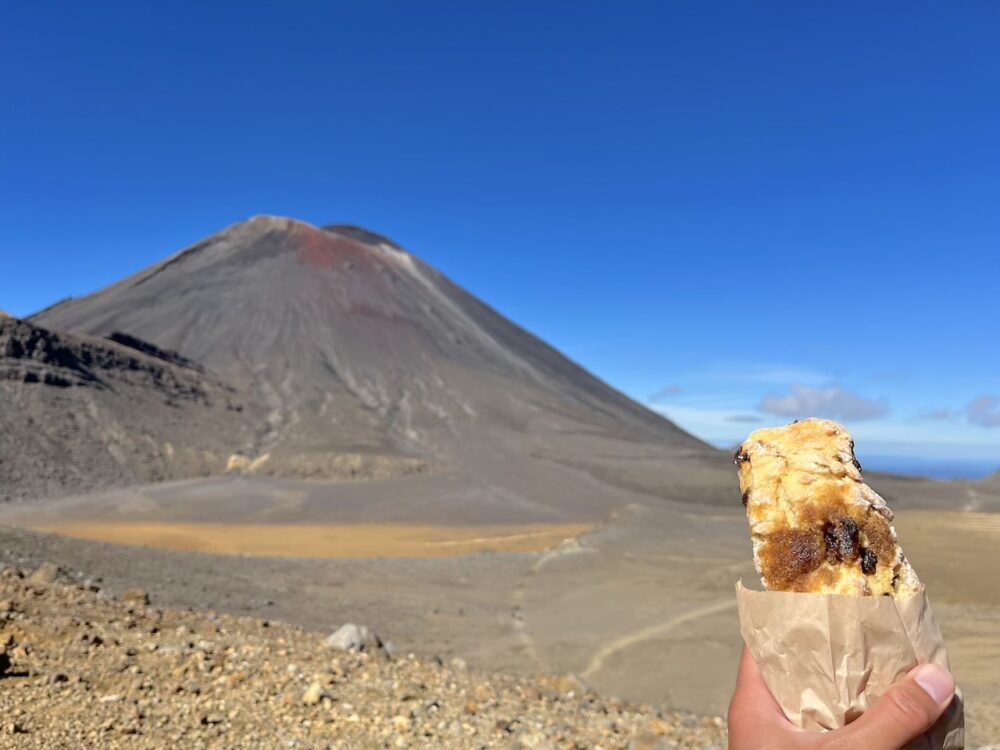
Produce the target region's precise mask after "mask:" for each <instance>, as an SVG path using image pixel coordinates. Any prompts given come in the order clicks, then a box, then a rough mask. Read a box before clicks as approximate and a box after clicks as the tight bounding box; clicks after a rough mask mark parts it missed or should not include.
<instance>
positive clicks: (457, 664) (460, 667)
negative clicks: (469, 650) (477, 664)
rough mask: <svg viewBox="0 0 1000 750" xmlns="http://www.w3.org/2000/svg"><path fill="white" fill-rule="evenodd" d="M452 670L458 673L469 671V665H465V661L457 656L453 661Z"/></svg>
mask: <svg viewBox="0 0 1000 750" xmlns="http://www.w3.org/2000/svg"><path fill="white" fill-rule="evenodd" d="M451 668H452V669H454V670H455V671H456V672H465V671H466V670H468V668H469V665H468V664H466V663H465V659H463V658H462V657H460V656H456V657H455V658H454V659H452V660H451Z"/></svg>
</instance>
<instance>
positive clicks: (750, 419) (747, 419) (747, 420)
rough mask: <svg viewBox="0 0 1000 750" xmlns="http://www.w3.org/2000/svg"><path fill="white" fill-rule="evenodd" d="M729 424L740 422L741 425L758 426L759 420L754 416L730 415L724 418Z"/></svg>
mask: <svg viewBox="0 0 1000 750" xmlns="http://www.w3.org/2000/svg"><path fill="white" fill-rule="evenodd" d="M726 420H727V421H729V422H742V423H743V424H760V422H761V418H760V417H759V416H757V415H756V414H730V415H729V416H728V417H726Z"/></svg>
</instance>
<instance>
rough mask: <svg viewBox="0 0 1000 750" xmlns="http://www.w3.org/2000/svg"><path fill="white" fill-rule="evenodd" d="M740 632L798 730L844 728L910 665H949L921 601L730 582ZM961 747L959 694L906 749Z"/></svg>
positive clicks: (962, 721)
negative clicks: (763, 588)
mask: <svg viewBox="0 0 1000 750" xmlns="http://www.w3.org/2000/svg"><path fill="white" fill-rule="evenodd" d="M736 600H737V604H738V605H739V613H740V632H741V633H742V634H743V640H744V641H745V642H746V644H747V647H748V648H749V649H750V653H752V654H753V657H754V659H755V660H756V662H757V665H758V666H759V667H760V671H761V674H762V675H763V676H764V680H765V682H767V686H768V687H769V688H770V689H771V693H772V694H773V695H774V697H775V698H776V699H777V701H778V703H780V704H781V707H782V709H784V711H785V715H786V716H788V718H789V720H791V722H792V723H793V724H795V725H796V726H799V727H802V728H803V729H811V730H827V729H836V728H837V727H842V726H844V725H845V724H848V723H850V722H851V721H853V720H854V719H856V718H857V717H858V716H860V715H861V714H862V713H863V712H864V711H865V710H867V709H868V708H870V707H871V706H873V705H875V702H876V701H878V699H879V698H880V697H882V695H883V694H884V693H885V691H886V690H887V689H888V688H889V686H890V685H891V684H892V683H893V682H895V681H896V680H897V679H898V678H900V677H901V676H902V675H904V674H906V672H908V671H909V670H910V669H912V668H913V667H915V666H916V665H917V664H924V663H927V662H933V663H935V664H940V665H942V666H944V667H948V653H947V651H946V650H945V646H944V639H943V638H942V637H941V631H940V630H939V629H938V626H937V623H935V622H934V616H933V614H932V613H931V608H930V603H929V602H928V601H927V596H926V595H925V594H924V593H922V592H921V593H920V594H918V595H915V596H913V597H910V598H909V599H901V600H897V599H895V598H893V597H891V596H840V595H834V594H829V595H827V594H796V593H791V592H784V591H751V590H750V589H746V588H744V587H743V583H742V581H741V582H739V583H737V584H736ZM964 746H965V719H964V715H963V711H962V696H961V694H959V695H957V696H956V697H955V700H954V701H953V702H952V704H951V706H950V707H949V708H948V710H947V711H946V712H945V714H944V715H943V716H942V717H941V719H940V720H938V722H937V723H936V724H935V725H934V726H933V727H932V728H931V730H930V731H929V732H928V733H927V734H925V735H924V736H923V737H921V738H919V739H918V740H914V741H913V742H911V743H910V744H909V745H907V746H906V750H952V749H956V750H957V749H959V748H963V747H964Z"/></svg>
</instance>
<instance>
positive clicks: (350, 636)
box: [326, 622, 382, 651]
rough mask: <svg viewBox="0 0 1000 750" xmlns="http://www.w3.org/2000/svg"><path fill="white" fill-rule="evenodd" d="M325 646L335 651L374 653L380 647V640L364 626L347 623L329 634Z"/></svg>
mask: <svg viewBox="0 0 1000 750" xmlns="http://www.w3.org/2000/svg"><path fill="white" fill-rule="evenodd" d="M326 645H327V647H328V648H332V649H335V650H337V651H375V650H377V649H380V648H381V647H382V640H381V639H380V638H379V637H378V636H377V635H375V634H374V633H373V632H371V631H370V630H369V629H368V628H366V627H365V626H364V625H355V624H354V623H353V622H349V623H347V624H346V625H341V626H340V627H339V628H338V629H337V630H336V631H335V632H333V633H331V634H330V635H329V636H328V637H327V639H326Z"/></svg>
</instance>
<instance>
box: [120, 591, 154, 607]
mask: <svg viewBox="0 0 1000 750" xmlns="http://www.w3.org/2000/svg"><path fill="white" fill-rule="evenodd" d="M121 600H122V603H124V604H131V605H132V606H143V607H147V606H149V594H147V593H146V591H145V590H143V589H129V590H128V591H126V592H125V593H124V594H122V596H121Z"/></svg>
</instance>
